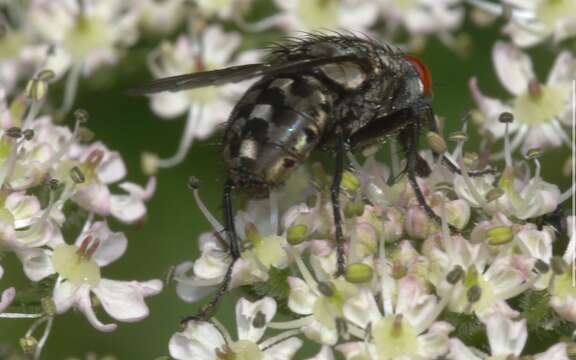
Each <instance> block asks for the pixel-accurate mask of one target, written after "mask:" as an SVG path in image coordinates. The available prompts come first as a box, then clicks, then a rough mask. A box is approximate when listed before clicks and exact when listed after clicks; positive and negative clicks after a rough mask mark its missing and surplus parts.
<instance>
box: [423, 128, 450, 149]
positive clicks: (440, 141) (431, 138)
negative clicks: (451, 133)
mask: <svg viewBox="0 0 576 360" xmlns="http://www.w3.org/2000/svg"><path fill="white" fill-rule="evenodd" d="M426 141H427V142H428V147H429V148H430V149H431V150H432V151H433V152H434V153H436V154H438V155H442V154H444V153H445V152H446V151H447V150H448V146H447V145H446V141H444V138H443V137H442V136H440V134H438V133H437V132H434V131H429V132H428V133H427V134H426Z"/></svg>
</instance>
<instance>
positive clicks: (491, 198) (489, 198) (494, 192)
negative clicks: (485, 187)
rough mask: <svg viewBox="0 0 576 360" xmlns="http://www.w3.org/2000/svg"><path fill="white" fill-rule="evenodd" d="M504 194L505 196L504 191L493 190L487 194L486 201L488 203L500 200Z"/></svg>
mask: <svg viewBox="0 0 576 360" xmlns="http://www.w3.org/2000/svg"><path fill="white" fill-rule="evenodd" d="M504 194H505V192H504V190H502V189H500V188H493V189H491V190H490V191H488V192H487V193H486V196H485V199H486V201H487V202H492V201H495V200H498V199H499V198H500V197H501V196H502V195H504Z"/></svg>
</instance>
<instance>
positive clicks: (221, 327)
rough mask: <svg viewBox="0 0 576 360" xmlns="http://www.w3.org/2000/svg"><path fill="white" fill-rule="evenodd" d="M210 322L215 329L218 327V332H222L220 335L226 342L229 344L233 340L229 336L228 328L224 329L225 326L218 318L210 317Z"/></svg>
mask: <svg viewBox="0 0 576 360" xmlns="http://www.w3.org/2000/svg"><path fill="white" fill-rule="evenodd" d="M210 322H211V323H212V325H214V326H215V327H216V329H218V331H219V332H220V334H222V337H224V341H225V342H226V343H227V344H231V343H233V342H234V341H233V340H232V336H230V333H229V332H228V329H226V326H224V325H222V323H221V322H220V321H218V319H216V318H212V319H211V320H210Z"/></svg>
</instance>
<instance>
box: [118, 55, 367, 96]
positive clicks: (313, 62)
mask: <svg viewBox="0 0 576 360" xmlns="http://www.w3.org/2000/svg"><path fill="white" fill-rule="evenodd" d="M341 62H354V63H359V64H360V65H363V64H364V63H365V61H364V60H363V59H361V58H359V57H358V56H353V55H341V56H333V57H326V58H310V59H299V60H294V61H288V62H283V63H280V64H269V63H262V64H247V65H239V66H232V67H229V68H225V69H219V70H211V71H204V72H198V73H192V74H185V75H177V76H171V77H167V78H162V79H157V80H152V81H150V82H148V83H146V84H143V85H141V86H139V87H136V88H133V89H130V90H129V91H128V92H129V93H130V94H132V95H146V94H153V93H158V92H162V91H171V92H175V91H182V90H189V89H195V88H201V87H205V86H218V85H224V84H229V83H235V82H240V81H244V80H248V79H252V78H255V77H259V76H263V75H278V74H285V73H293V72H297V71H302V70H306V69H310V68H312V67H315V66H321V65H326V64H332V63H341Z"/></svg>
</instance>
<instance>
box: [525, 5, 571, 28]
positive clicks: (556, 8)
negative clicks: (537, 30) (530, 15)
mask: <svg viewBox="0 0 576 360" xmlns="http://www.w3.org/2000/svg"><path fill="white" fill-rule="evenodd" d="M535 14H536V16H538V18H539V19H540V21H541V22H542V23H544V24H545V25H546V26H549V27H553V26H554V25H555V24H556V23H557V22H558V20H561V19H563V18H564V19H565V18H568V17H570V18H575V17H576V1H574V0H540V2H539V4H538V6H537V7H536V11H535Z"/></svg>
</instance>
